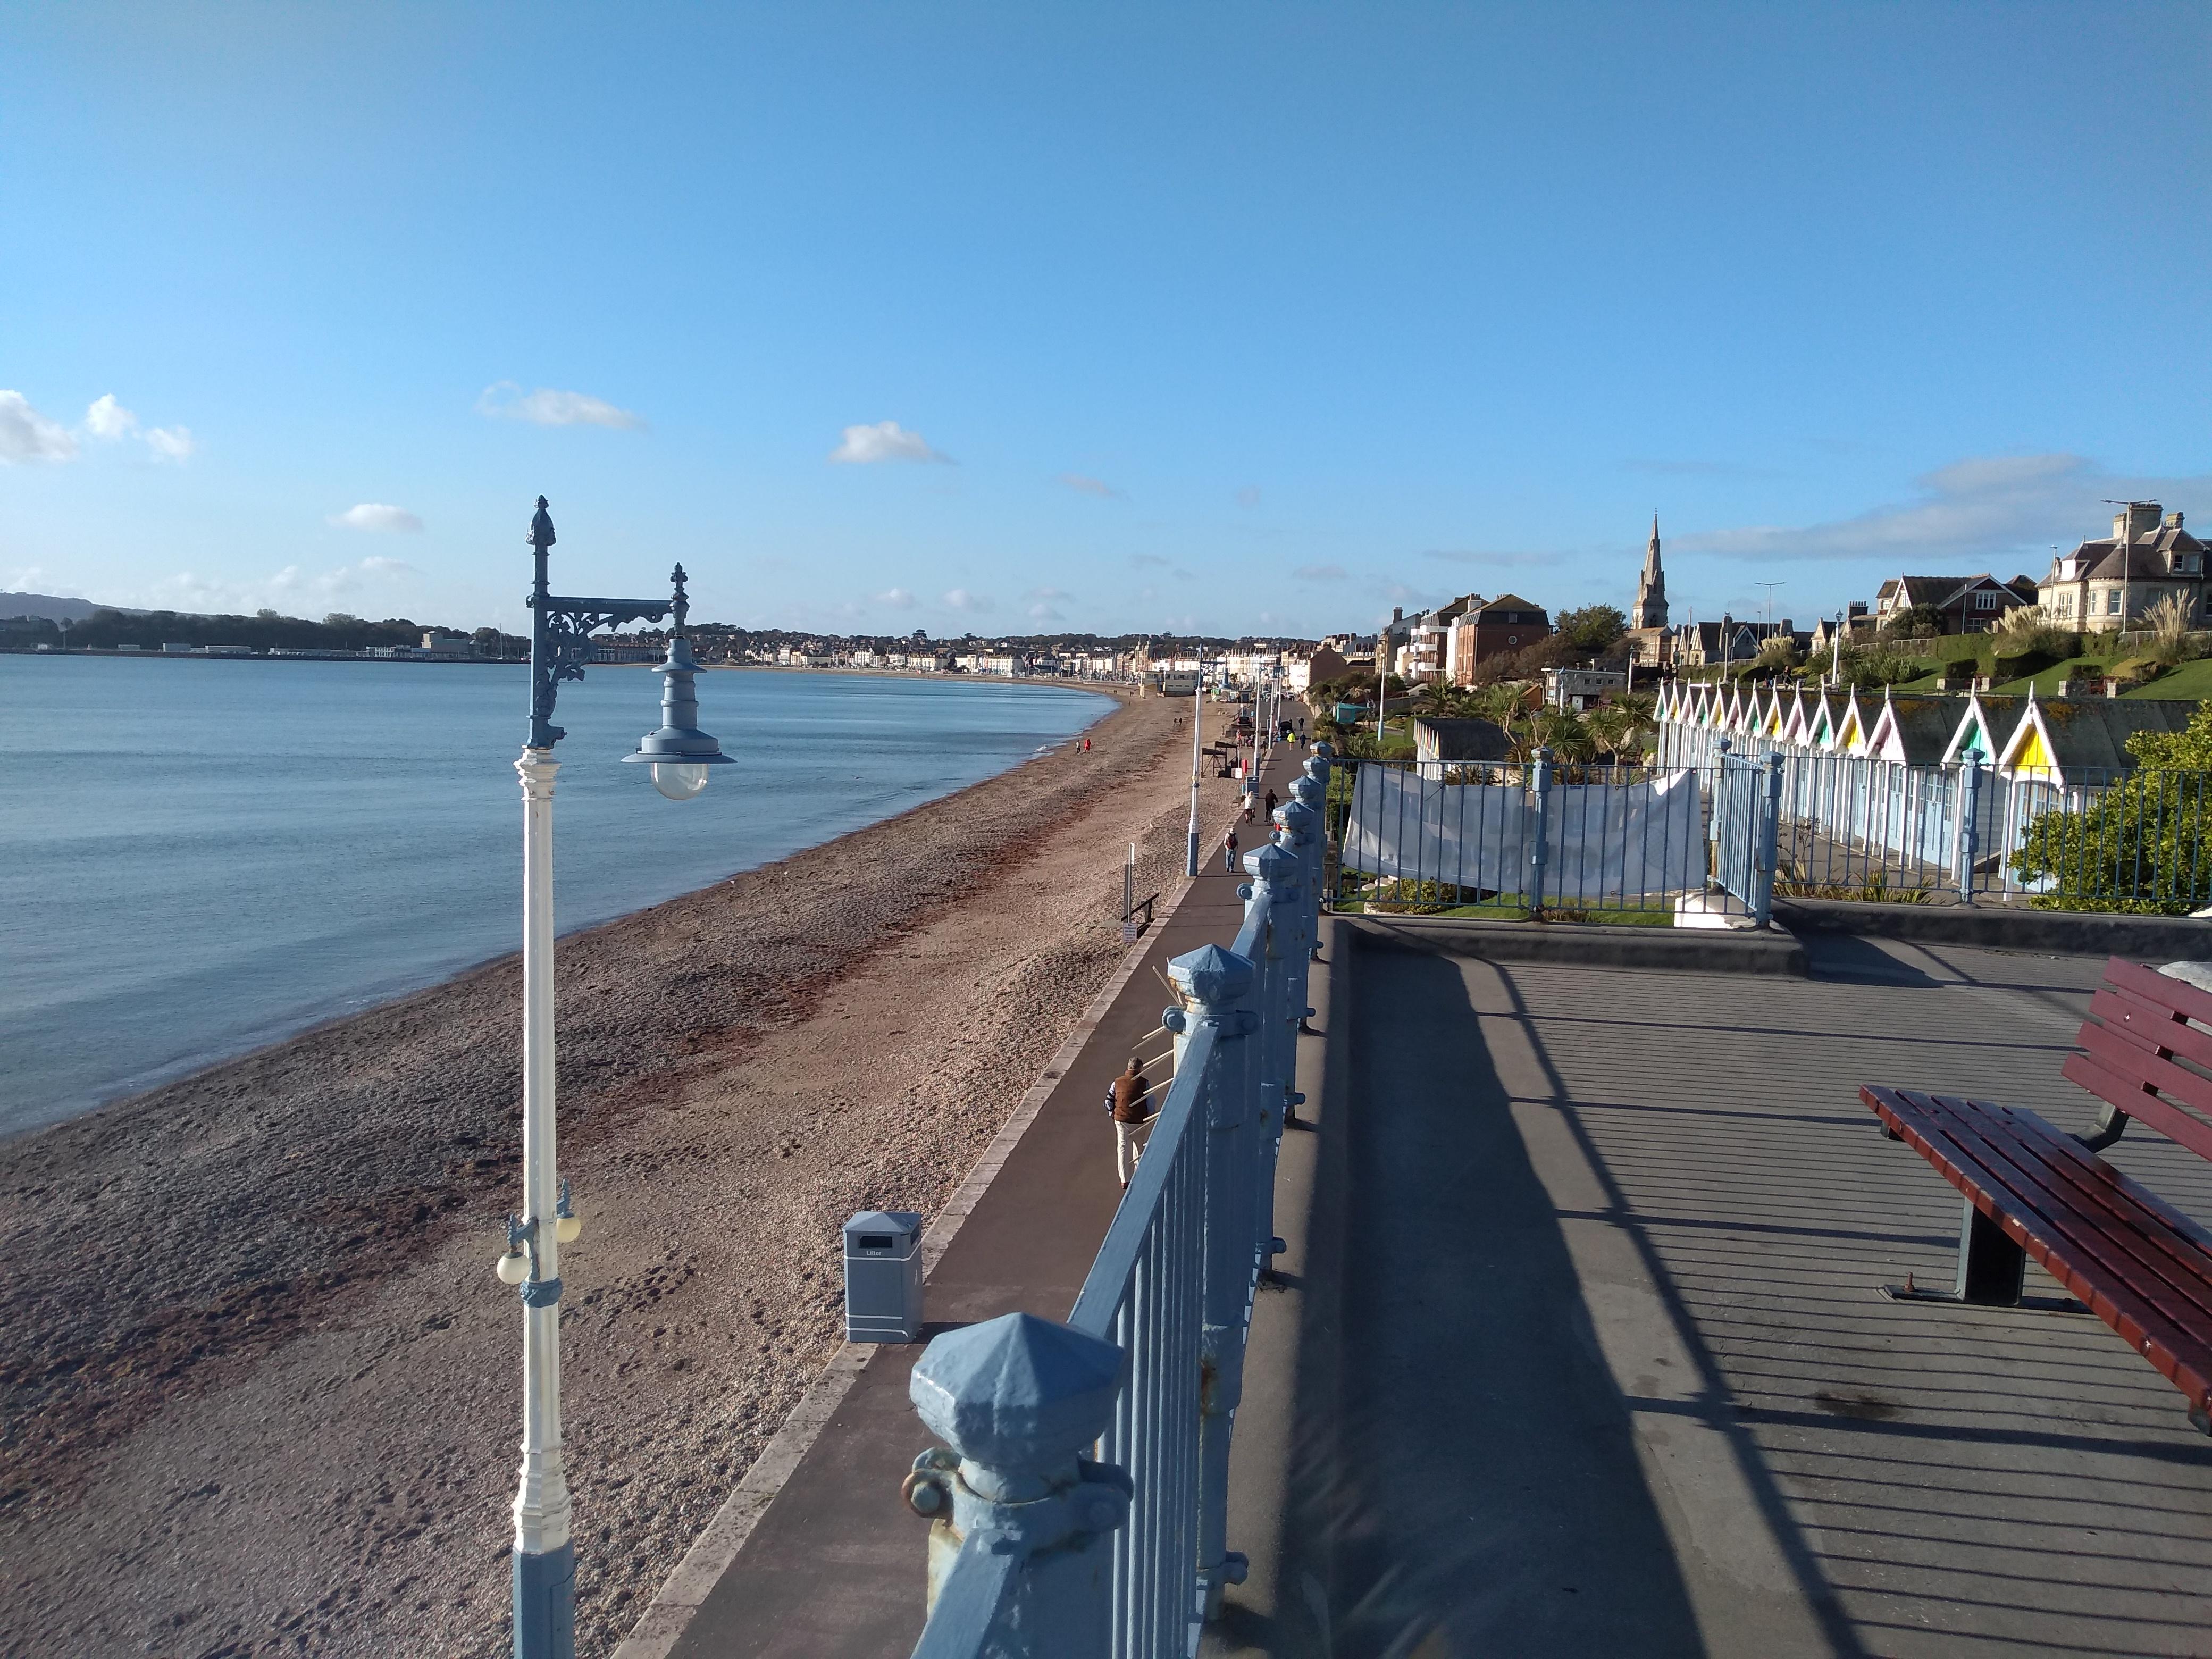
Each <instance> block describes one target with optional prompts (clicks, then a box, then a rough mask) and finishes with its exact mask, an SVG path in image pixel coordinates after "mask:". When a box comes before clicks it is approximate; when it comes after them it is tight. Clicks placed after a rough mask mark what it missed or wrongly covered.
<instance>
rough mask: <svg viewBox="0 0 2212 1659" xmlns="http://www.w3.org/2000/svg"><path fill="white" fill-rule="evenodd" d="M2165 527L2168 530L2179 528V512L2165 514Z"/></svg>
mask: <svg viewBox="0 0 2212 1659" xmlns="http://www.w3.org/2000/svg"><path fill="white" fill-rule="evenodd" d="M2166 528H2167V529H2168V530H2179V529H2180V528H2181V514H2180V513H2167V514H2166Z"/></svg>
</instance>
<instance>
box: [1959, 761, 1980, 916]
mask: <svg viewBox="0 0 2212 1659" xmlns="http://www.w3.org/2000/svg"><path fill="white" fill-rule="evenodd" d="M1981 807H1982V762H1981V757H1980V756H1978V755H1969V756H1967V757H1966V761H1965V763H1964V764H1962V765H1961V766H1960V768H1959V868H1958V877H1959V902H1960V903H1961V904H1972V902H1974V860H1975V857H1976V855H1977V854H1979V852H1980V851H1981V840H1982V832H1981V823H1980V815H1981Z"/></svg>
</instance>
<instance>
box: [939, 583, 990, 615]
mask: <svg viewBox="0 0 2212 1659" xmlns="http://www.w3.org/2000/svg"><path fill="white" fill-rule="evenodd" d="M945 605H947V606H948V607H950V608H951V609H952V610H954V611H988V610H990V609H991V608H992V607H991V601H990V600H989V599H986V598H985V597H984V596H983V595H982V594H981V593H970V592H969V591H968V590H967V589H966V588H964V587H956V588H954V589H952V590H951V592H948V593H947V594H946V595H945Z"/></svg>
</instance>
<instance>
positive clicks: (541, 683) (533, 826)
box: [498, 495, 730, 1659]
mask: <svg viewBox="0 0 2212 1659" xmlns="http://www.w3.org/2000/svg"><path fill="white" fill-rule="evenodd" d="M529 540H530V545H531V548H532V550H533V553H534V555H535V556H536V561H537V572H536V580H535V582H534V583H533V585H532V588H531V592H530V599H529V605H530V608H531V613H532V616H531V636H530V737H529V741H528V742H527V744H526V745H525V746H524V748H523V750H522V757H521V758H520V760H518V761H516V762H515V763H514V769H515V771H516V772H517V773H519V774H520V775H521V779H522V1213H521V1214H520V1215H519V1216H510V1217H508V1218H507V1252H506V1254H505V1255H502V1256H501V1258H500V1259H499V1264H498V1266H499V1277H500V1279H501V1282H502V1283H504V1284H507V1285H513V1286H515V1287H516V1288H517V1289H518V1290H519V1291H520V1292H521V1296H522V1306H523V1315H522V1474H521V1480H520V1485H519V1486H518V1488H517V1490H516V1492H515V1495H514V1652H515V1659H573V1656H574V1652H575V1647H576V1549H575V1545H574V1542H573V1541H571V1540H570V1538H569V1535H568V1477H567V1475H566V1474H564V1473H563V1472H562V1467H561V1324H560V1320H561V1309H560V1302H561V1246H562V1245H563V1244H568V1243H574V1240H575V1238H576V1236H577V1234H578V1233H579V1232H580V1231H581V1224H580V1222H578V1220H577V1219H576V1218H575V1216H574V1213H572V1212H571V1211H570V1208H569V1204H568V1182H565V1181H562V1180H561V1179H560V1175H559V1165H558V1163H557V1161H556V1149H555V1145H554V1134H555V1120H554V1102H553V778H554V775H555V774H556V773H557V772H558V771H559V770H560V769H561V767H560V763H559V762H557V761H556V760H555V759H554V758H553V745H554V744H556V743H557V742H559V741H560V740H561V738H562V737H563V736H565V735H566V734H565V733H564V732H562V729H561V728H560V727H559V726H556V725H554V724H553V723H552V722H553V702H554V698H555V696H556V694H557V693H558V691H559V690H560V684H561V682H562V680H568V679H581V678H583V677H584V664H585V662H586V660H588V659H589V658H590V656H591V653H592V646H591V637H590V636H591V635H592V632H593V631H594V630H595V629H600V628H608V627H616V626H619V625H620V624H621V623H626V622H641V621H650V622H658V621H659V620H660V618H661V617H665V616H667V615H668V614H669V613H670V612H671V611H673V612H674V613H675V617H676V623H675V628H674V629H673V631H672V632H671V635H670V637H669V641H668V657H667V660H666V661H665V662H664V663H662V665H661V667H660V672H661V674H662V675H663V676H664V677H665V678H664V680H663V690H662V693H661V726H660V729H659V731H658V732H650V733H648V734H647V736H646V737H645V738H642V739H641V741H640V742H639V744H638V750H637V752H636V753H635V754H633V755H626V756H624V757H623V758H624V759H625V760H631V761H643V762H647V763H651V765H652V767H653V787H655V788H657V789H659V791H660V793H662V794H664V795H665V796H667V797H668V798H669V799H671V800H689V799H691V797H693V796H695V795H696V794H697V793H699V792H700V791H701V790H702V789H704V788H705V787H707V776H708V773H707V769H708V767H710V766H726V765H728V764H730V757H728V756H726V755H725V754H723V753H722V751H721V747H720V744H717V743H716V742H715V741H714V738H711V737H708V735H707V734H706V733H705V732H702V731H700V730H698V729H697V726H696V720H697V719H698V711H699V704H698V700H697V697H696V694H695V693H694V691H693V690H692V678H691V677H692V675H693V673H694V672H695V671H696V670H697V668H698V664H697V663H696V662H694V661H693V660H692V658H691V647H690V641H687V640H686V639H685V638H684V616H685V613H686V611H688V610H689V608H690V601H689V600H688V599H686V598H685V597H684V567H683V566H682V565H678V566H677V567H676V569H675V571H674V573H673V574H671V577H670V581H671V584H672V586H673V588H674V596H673V597H672V598H671V599H567V598H563V597H562V596H561V595H558V594H555V593H551V592H548V591H547V589H546V580H545V555H546V550H548V549H549V548H550V547H551V546H552V545H553V541H554V536H553V520H552V518H551V516H550V514H549V513H547V512H546V510H545V498H544V496H543V495H540V496H539V497H538V511H537V513H536V515H535V516H534V517H533V518H532V520H531V521H530V538H529Z"/></svg>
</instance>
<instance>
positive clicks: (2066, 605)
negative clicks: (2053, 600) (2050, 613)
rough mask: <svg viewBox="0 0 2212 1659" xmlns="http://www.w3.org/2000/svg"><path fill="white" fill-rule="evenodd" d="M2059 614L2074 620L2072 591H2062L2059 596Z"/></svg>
mask: <svg viewBox="0 0 2212 1659" xmlns="http://www.w3.org/2000/svg"><path fill="white" fill-rule="evenodd" d="M2058 614H2059V615H2060V616H2061V617H2064V618H2066V619H2067V620H2068V621H2069V622H2070V621H2072V620H2073V617H2074V596H2073V595H2072V594H2071V593H2061V594H2060V595H2059V596H2058Z"/></svg>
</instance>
